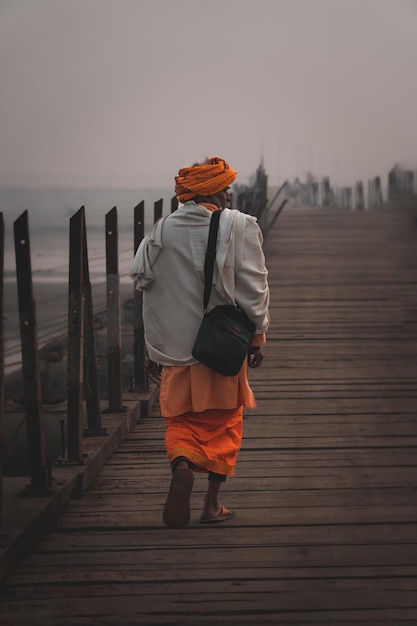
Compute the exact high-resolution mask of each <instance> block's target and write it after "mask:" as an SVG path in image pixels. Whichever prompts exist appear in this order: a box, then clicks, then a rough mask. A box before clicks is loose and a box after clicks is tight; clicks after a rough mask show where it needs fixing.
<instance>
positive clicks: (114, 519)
mask: <svg viewBox="0 0 417 626" xmlns="http://www.w3.org/2000/svg"><path fill="white" fill-rule="evenodd" d="M416 232H417V222H416V213H412V212H400V213H394V212H387V213H385V212H378V213H377V212H374V213H368V212H358V213H352V212H349V213H348V212H331V211H327V210H318V209H309V210H301V209H300V210H293V209H288V210H287V211H284V212H283V214H282V215H281V216H280V219H279V220H278V222H277V224H276V225H275V227H274V229H273V230H272V231H271V232H270V234H269V236H268V239H267V242H266V245H265V249H266V255H267V260H268V265H269V269H270V285H271V293H272V302H271V321H272V325H271V331H270V333H269V341H268V345H267V348H266V350H265V352H266V358H265V360H264V365H263V366H262V368H260V369H259V370H257V371H255V372H254V374H253V376H252V380H253V387H254V390H255V392H256V395H257V398H258V407H257V409H255V410H254V411H251V412H247V414H246V417H245V422H244V445H243V449H242V452H241V454H240V457H239V461H238V466H237V471H236V476H235V477H234V478H233V479H230V480H228V482H227V483H226V485H225V487H224V489H223V498H222V499H223V501H224V503H225V504H227V505H228V506H230V507H232V508H234V509H235V510H236V513H237V516H236V518H235V519H234V520H232V521H229V522H227V523H224V524H223V525H218V526H215V527H210V528H208V527H202V526H200V525H199V523H198V517H199V514H200V510H201V505H202V498H203V493H204V491H205V486H206V479H205V477H204V476H203V475H197V477H196V482H195V488H194V491H193V496H192V509H193V513H192V522H191V524H190V527H189V528H187V529H186V530H167V529H166V528H164V527H163V524H162V507H163V503H164V500H165V495H166V491H167V487H168V484H169V480H170V470H169V465H168V462H167V460H166V458H165V452H164V441H163V427H164V425H163V420H162V419H161V418H159V417H158V416H157V415H156V412H154V415H152V416H150V417H149V418H147V419H143V420H141V422H140V423H139V424H138V426H137V427H136V430H135V431H134V432H133V433H132V434H131V435H130V436H129V437H128V439H127V440H126V441H125V442H124V443H123V444H122V446H121V447H120V449H119V450H118V451H117V452H116V453H115V454H114V455H113V457H112V458H111V460H110V462H109V463H108V464H107V465H106V467H105V468H104V470H103V472H102V473H101V476H100V478H99V479H97V480H96V482H95V484H94V486H93V488H92V489H90V490H89V492H88V493H87V495H86V496H85V497H84V499H83V500H78V501H73V502H72V503H71V505H70V507H69V508H68V510H67V512H66V513H65V514H64V515H63V516H62V518H61V520H60V522H59V524H58V528H56V529H55V530H53V531H51V532H49V533H48V534H47V535H46V536H45V538H44V539H43V540H41V541H40V542H39V544H38V545H37V547H36V549H35V551H34V552H33V554H31V555H30V556H29V557H28V558H27V559H26V560H25V562H24V563H22V564H21V566H19V567H18V568H17V570H16V572H15V573H14V574H13V575H12V576H11V577H10V578H9V580H8V581H7V582H6V584H5V586H4V588H3V590H2V596H1V598H2V601H1V607H0V608H1V623H2V624H4V625H5V626H6V624H7V625H12V624H32V625H41V624H42V626H59V625H60V624H71V626H76V625H81V624H83V625H85V624H100V625H103V626H104V625H106V624H112V625H116V624H117V625H119V624H123V625H133V624H135V625H136V624H146V625H151V624H165V625H168V624H170V625H173V624H178V625H179V624H207V625H214V624H216V625H225V626H226V625H228V624H235V625H247V624H252V625H255V624H256V625H259V624H271V625H272V624H273V625H275V624H280V625H283V624H288V625H290V624H291V625H293V626H302V625H316V626H324V625H327V626H329V625H331V626H338V625H339V624H343V625H344V626H346V625H356V626H358V625H364V626H365V625H367V626H368V625H369V624H373V625H375V626H400V625H402V626H404V625H409V626H412V625H413V626H415V624H416V623H417V541H416V538H417V498H416V487H417V449H416V448H417V418H416V407H417V377H416V374H417V333H416V323H417V315H416V312H417V295H416V281H417V245H416V239H417V237H416Z"/></svg>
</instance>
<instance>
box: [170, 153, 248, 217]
mask: <svg viewBox="0 0 417 626" xmlns="http://www.w3.org/2000/svg"><path fill="white" fill-rule="evenodd" d="M236 176H237V174H236V172H235V171H234V170H233V169H232V168H231V167H229V165H228V163H226V161H225V160H224V159H220V158H219V157H210V158H209V159H206V160H205V161H204V162H203V163H194V164H193V165H192V166H191V167H184V168H182V169H180V171H179V172H178V176H176V177H175V193H176V195H177V198H178V200H179V201H180V202H187V200H194V201H196V202H211V203H212V204H215V205H216V206H218V207H221V208H224V207H225V206H227V202H228V200H229V193H228V188H229V185H231V184H232V182H233V181H234V180H235V178H236Z"/></svg>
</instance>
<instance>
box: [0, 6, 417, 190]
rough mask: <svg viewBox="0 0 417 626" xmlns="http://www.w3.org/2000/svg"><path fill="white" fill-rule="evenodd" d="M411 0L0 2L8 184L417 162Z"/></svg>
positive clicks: (152, 180) (378, 167)
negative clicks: (190, 168)
mask: <svg viewBox="0 0 417 626" xmlns="http://www.w3.org/2000/svg"><path fill="white" fill-rule="evenodd" d="M416 33H417V3H416V2H415V0H256V1H255V0H251V1H250V0H211V1H210V2H205V1H202V0H59V1H57V0H0V84H1V90H2V96H1V115H0V139H1V147H2V149H1V153H0V159H1V161H0V186H3V187H4V186H24V187H70V188H86V187H88V188H95V187H111V188H152V187H170V185H172V184H173V177H174V176H175V174H176V173H177V171H178V169H179V168H180V167H183V166H184V165H190V164H191V163H192V162H194V161H195V160H199V159H202V158H204V157H205V156H212V155H217V156H222V157H223V158H225V159H226V160H227V161H228V162H229V163H230V164H231V165H232V166H233V167H234V168H235V169H236V170H237V172H238V174H239V178H238V182H241V183H244V182H246V180H247V178H248V177H249V175H250V174H251V173H252V172H253V171H254V170H255V169H256V167H257V166H258V164H259V163H260V161H261V159H262V160H263V163H264V166H265V169H266V171H267V173H268V175H269V179H270V182H271V183H272V184H277V183H280V182H281V181H282V180H284V179H285V178H294V177H295V176H300V177H303V176H305V175H306V173H307V172H312V173H314V174H315V175H317V176H321V175H329V176H330V177H331V179H332V182H334V183H335V184H345V185H350V184H354V183H355V182H356V180H358V179H366V178H369V177H373V176H375V175H381V176H385V175H386V173H387V172H388V170H389V169H390V168H391V166H392V165H393V164H394V163H396V162H399V163H401V164H403V165H406V166H407V167H412V168H417V155H416V146H417V123H416V111H417V82H416V80H415V64H416V59H417V36H416Z"/></svg>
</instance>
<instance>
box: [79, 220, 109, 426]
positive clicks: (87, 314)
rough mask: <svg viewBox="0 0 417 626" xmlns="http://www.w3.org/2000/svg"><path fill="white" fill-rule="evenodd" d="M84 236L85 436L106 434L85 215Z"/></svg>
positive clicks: (83, 221)
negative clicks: (103, 419) (102, 425)
mask: <svg viewBox="0 0 417 626" xmlns="http://www.w3.org/2000/svg"><path fill="white" fill-rule="evenodd" d="M82 228H83V231H84V234H83V275H82V293H83V295H84V343H83V351H84V367H83V390H84V399H85V403H86V409H87V429H86V430H84V435H85V436H93V437H95V436H97V435H101V434H104V433H103V430H102V427H101V408H100V392H99V385H98V372H97V356H96V340H95V333H94V311H93V294H92V289H91V283H90V272H89V267H88V250H87V231H86V227H85V214H84V217H83V220H82Z"/></svg>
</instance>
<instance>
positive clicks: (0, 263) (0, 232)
mask: <svg viewBox="0 0 417 626" xmlns="http://www.w3.org/2000/svg"><path fill="white" fill-rule="evenodd" d="M3 283H4V220H3V213H0V530H1V527H2V519H3V420H4V324H3V297H4V293H3V286H4V284H3Z"/></svg>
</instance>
